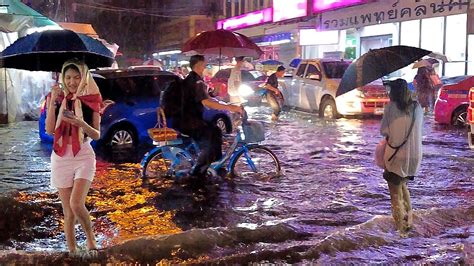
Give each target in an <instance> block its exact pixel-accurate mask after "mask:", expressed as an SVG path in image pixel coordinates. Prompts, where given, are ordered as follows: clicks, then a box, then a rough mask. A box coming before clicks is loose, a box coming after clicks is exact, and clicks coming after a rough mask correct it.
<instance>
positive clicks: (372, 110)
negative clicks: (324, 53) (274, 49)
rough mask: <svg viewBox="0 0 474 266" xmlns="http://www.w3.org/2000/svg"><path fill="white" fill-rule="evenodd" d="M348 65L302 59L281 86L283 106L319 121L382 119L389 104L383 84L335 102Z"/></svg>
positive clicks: (348, 95)
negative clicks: (359, 117) (370, 116)
mask: <svg viewBox="0 0 474 266" xmlns="http://www.w3.org/2000/svg"><path fill="white" fill-rule="evenodd" d="M350 63H351V62H350V61H344V60H337V59H305V60H302V61H301V62H300V64H299V65H298V67H297V68H296V71H294V73H293V77H291V78H287V79H286V80H285V82H284V84H282V87H283V89H282V93H283V96H284V97H285V105H287V106H289V107H292V108H295V109H299V110H303V111H308V112H316V113H319V116H320V117H324V118H337V117H339V116H340V115H343V116H351V115H368V114H375V115H382V114H383V109H384V107H385V105H386V104H387V103H388V102H389V101H390V100H389V98H388V93H387V91H386V89H385V87H384V86H383V84H382V82H378V83H377V82H375V83H371V84H368V85H366V86H363V87H361V88H357V89H355V90H352V91H351V92H348V93H346V94H343V95H341V96H339V97H337V98H336V91H337V88H338V86H339V83H340V81H341V78H342V76H343V75H344V72H345V71H346V69H347V67H348V66H349V65H350Z"/></svg>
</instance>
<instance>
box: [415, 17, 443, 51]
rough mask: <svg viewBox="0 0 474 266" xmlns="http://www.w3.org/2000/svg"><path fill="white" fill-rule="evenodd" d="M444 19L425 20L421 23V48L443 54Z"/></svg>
mask: <svg viewBox="0 0 474 266" xmlns="http://www.w3.org/2000/svg"><path fill="white" fill-rule="evenodd" d="M443 32H444V17H438V18H427V19H423V20H422V21H421V48H423V49H426V50H430V51H433V52H438V53H441V52H443Z"/></svg>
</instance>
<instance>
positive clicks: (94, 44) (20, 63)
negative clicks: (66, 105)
mask: <svg viewBox="0 0 474 266" xmlns="http://www.w3.org/2000/svg"><path fill="white" fill-rule="evenodd" d="M72 58H77V59H79V60H82V61H84V62H85V63H86V64H87V66H88V67H89V68H91V69H94V68H98V67H109V66H111V65H112V63H113V61H114V55H113V54H112V52H111V51H110V50H109V49H108V48H107V47H106V46H105V45H103V44H102V43H101V42H100V41H98V40H96V39H93V38H91V37H89V36H86V35H84V34H80V33H75V32H73V31H70V30H48V31H43V32H35V33H32V34H30V35H27V36H25V37H22V38H19V39H18V40H16V41H15V42H14V43H13V44H12V45H10V46H8V47H7V48H6V49H5V50H3V52H2V53H1V54H0V67H5V68H16V69H24V70H31V71H54V72H60V71H61V67H62V65H63V63H64V62H65V61H67V60H69V59H72Z"/></svg>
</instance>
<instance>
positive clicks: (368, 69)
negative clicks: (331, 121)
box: [336, 45, 431, 96]
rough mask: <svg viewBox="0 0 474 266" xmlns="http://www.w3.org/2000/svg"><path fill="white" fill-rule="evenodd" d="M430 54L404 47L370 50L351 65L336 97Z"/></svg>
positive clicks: (422, 50) (418, 49)
mask: <svg viewBox="0 0 474 266" xmlns="http://www.w3.org/2000/svg"><path fill="white" fill-rule="evenodd" d="M430 53H431V51H428V50H424V49H420V48H416V47H410V46H403V45H398V46H391V47H386V48H381V49H374V50H370V51H369V52H367V53H365V54H364V55H362V56H361V57H359V58H358V59H357V60H356V61H355V62H353V63H352V64H350V65H349V67H348V68H347V70H346V71H345V73H344V76H343V77H342V80H341V83H340V84H339V88H338V89H337V93H336V96H339V95H342V94H344V93H346V92H349V91H351V90H353V89H355V88H358V87H361V86H364V85H366V84H368V83H370V82H372V81H374V80H377V79H379V78H381V77H383V76H385V75H388V74H390V73H392V72H394V71H397V70H399V69H400V68H403V67H406V66H408V65H409V64H411V63H413V62H415V61H416V60H418V59H420V58H422V57H423V56H425V55H428V54H430Z"/></svg>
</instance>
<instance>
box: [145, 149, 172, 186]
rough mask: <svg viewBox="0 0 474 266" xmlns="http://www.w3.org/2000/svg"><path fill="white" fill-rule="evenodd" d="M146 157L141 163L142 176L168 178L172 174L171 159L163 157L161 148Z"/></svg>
mask: <svg viewBox="0 0 474 266" xmlns="http://www.w3.org/2000/svg"><path fill="white" fill-rule="evenodd" d="M148 158H149V160H148V161H146V162H145V164H144V165H143V174H142V177H143V178H150V179H151V178H169V177H171V176H172V175H173V173H172V170H171V161H170V160H168V159H166V158H164V157H163V153H162V151H161V150H157V151H156V152H155V153H154V154H151V155H149V157H148Z"/></svg>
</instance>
